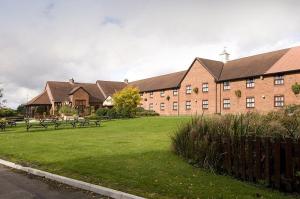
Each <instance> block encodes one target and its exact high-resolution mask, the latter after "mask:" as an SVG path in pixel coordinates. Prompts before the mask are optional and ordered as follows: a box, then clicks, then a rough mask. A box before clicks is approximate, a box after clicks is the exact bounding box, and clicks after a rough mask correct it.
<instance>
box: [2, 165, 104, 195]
mask: <svg viewBox="0 0 300 199" xmlns="http://www.w3.org/2000/svg"><path fill="white" fill-rule="evenodd" d="M92 198H93V199H95V198H103V199H104V198H106V197H101V196H99V195H93V194H91V193H88V192H83V191H80V190H76V189H73V188H71V187H69V186H65V185H62V184H58V183H55V182H53V181H46V180H43V179H41V178H37V177H30V176H29V175H27V174H25V173H19V172H16V171H12V170H10V169H9V168H6V167H3V166H1V165H0V199H92Z"/></svg>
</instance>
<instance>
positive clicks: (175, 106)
mask: <svg viewBox="0 0 300 199" xmlns="http://www.w3.org/2000/svg"><path fill="white" fill-rule="evenodd" d="M173 110H174V111H177V110H178V102H173Z"/></svg>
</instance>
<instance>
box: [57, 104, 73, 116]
mask: <svg viewBox="0 0 300 199" xmlns="http://www.w3.org/2000/svg"><path fill="white" fill-rule="evenodd" d="M59 113H60V114H62V115H65V116H73V115H76V114H77V111H76V109H74V108H72V107H71V106H68V105H62V106H61V107H60V109H59Z"/></svg>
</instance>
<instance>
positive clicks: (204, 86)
mask: <svg viewBox="0 0 300 199" xmlns="http://www.w3.org/2000/svg"><path fill="white" fill-rule="evenodd" d="M202 92H204V93H206V92H208V83H203V84H202Z"/></svg>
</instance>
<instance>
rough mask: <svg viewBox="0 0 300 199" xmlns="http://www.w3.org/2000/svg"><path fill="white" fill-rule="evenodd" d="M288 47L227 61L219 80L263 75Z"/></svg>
mask: <svg viewBox="0 0 300 199" xmlns="http://www.w3.org/2000/svg"><path fill="white" fill-rule="evenodd" d="M289 50H290V49H283V50H278V51H273V52H268V53H263V54H259V55H254V56H250V57H244V58H240V59H236V60H232V61H229V62H227V63H226V64H225V65H224V66H223V70H222V72H221V76H220V78H219V79H217V80H219V81H224V80H233V79H240V78H247V77H254V76H260V75H264V74H265V73H266V72H267V71H268V70H269V69H270V68H271V67H272V66H273V65H274V64H275V63H276V62H278V61H279V60H280V59H281V58H282V57H283V56H284V55H285V54H286V53H287V52H288V51H289Z"/></svg>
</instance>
